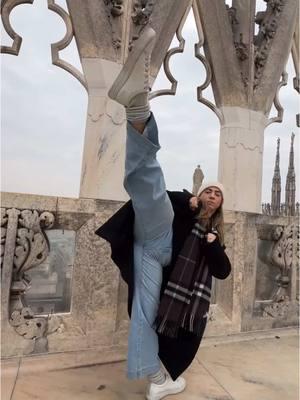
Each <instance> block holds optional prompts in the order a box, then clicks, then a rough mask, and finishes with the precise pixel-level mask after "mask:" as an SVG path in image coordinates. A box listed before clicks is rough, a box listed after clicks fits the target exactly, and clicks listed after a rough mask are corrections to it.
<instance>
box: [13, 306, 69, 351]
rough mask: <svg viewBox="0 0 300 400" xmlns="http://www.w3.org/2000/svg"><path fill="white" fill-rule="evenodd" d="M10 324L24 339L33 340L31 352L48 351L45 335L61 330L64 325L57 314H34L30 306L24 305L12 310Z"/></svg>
mask: <svg viewBox="0 0 300 400" xmlns="http://www.w3.org/2000/svg"><path fill="white" fill-rule="evenodd" d="M10 324H11V325H12V326H13V327H14V328H15V331H16V332H17V333H18V334H19V335H20V336H23V337H24V339H29V340H34V341H35V342H34V349H33V351H32V352H31V353H45V352H47V351H48V339H47V336H48V335H50V334H51V333H54V332H57V331H58V332H60V333H61V332H63V330H64V326H63V324H62V319H61V317H59V316H56V315H51V316H49V317H37V316H34V314H33V312H32V310H31V308H29V307H24V308H22V309H21V310H15V311H13V313H12V315H11V318H10Z"/></svg>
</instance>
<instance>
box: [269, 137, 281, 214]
mask: <svg viewBox="0 0 300 400" xmlns="http://www.w3.org/2000/svg"><path fill="white" fill-rule="evenodd" d="M279 148H280V139H279V138H278V139H277V151H276V160H275V168H274V175H273V180H272V201H271V208H272V214H273V215H279V213H280V201H281V176H280V166H279V160H280V154H279Z"/></svg>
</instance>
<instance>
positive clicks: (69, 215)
mask: <svg viewBox="0 0 300 400" xmlns="http://www.w3.org/2000/svg"><path fill="white" fill-rule="evenodd" d="M122 204H123V203H121V202H117V201H108V200H95V199H70V198H58V197H49V196H38V195H28V194H19V193H2V209H1V231H2V233H1V244H2V261H1V272H2V310H1V311H2V317H1V319H2V321H1V322H2V324H1V325H2V357H4V358H9V357H16V356H18V357H20V356H24V355H31V356H33V355H39V357H41V355H43V357H44V360H46V359H47V357H48V358H51V357H52V359H55V357H57V356H58V355H59V357H60V362H61V365H62V366H63V365H65V366H68V365H81V364H92V363H99V362H104V361H113V360H120V359H124V358H125V357H126V342H127V330H128V319H127V302H126V294H127V290H126V285H125V284H124V282H123V281H122V280H121V279H120V277H119V274H118V270H117V268H116V267H115V266H114V264H113V263H112V262H111V260H110V248H109V246H108V245H107V243H106V242H105V241H104V240H102V239H100V238H99V237H98V236H96V235H95V234H94V231H95V230H96V228H97V227H98V226H100V225H101V224H102V223H103V222H105V221H106V220H107V219H108V218H109V217H110V216H111V215H112V214H113V213H114V212H115V211H116V210H117V209H118V208H119V207H120V206H121V205H122ZM225 223H226V224H225V225H226V226H225V230H226V232H225V233H226V237H225V241H226V246H227V249H226V251H227V253H228V256H229V258H230V260H231V262H232V267H233V268H232V274H231V276H230V277H229V278H228V279H226V280H225V281H215V282H214V295H213V299H214V301H213V304H212V306H211V309H210V317H209V323H208V327H207V330H206V336H207V337H213V336H220V335H228V334H233V333H239V332H245V331H252V330H264V329H270V328H277V327H286V326H294V325H296V324H297V321H298V316H297V303H298V300H299V286H298V281H299V226H298V220H297V218H295V217H272V216H267V215H259V214H251V213H243V212H231V211H227V212H225ZM64 237H66V238H67V239H68V240H63V239H62V238H64ZM53 238H54V239H53ZM53 253H55V254H53ZM56 264H57V265H56ZM60 269H63V270H64V271H65V272H64V273H61V271H60ZM34 274H35V275H34ZM64 274H65V275H64ZM63 279H65V282H66V283H65V284H64V285H62V282H61V281H62V280H63ZM30 280H31V283H30ZM48 280H49V282H48ZM50 280H51V282H50ZM37 282H38V283H37ZM30 285H31V287H30ZM35 285H36V286H35ZM62 288H63V289H62ZM44 289H45V290H46V293H47V295H46V296H45V298H43V299H41V298H40V297H39V296H40V294H41V292H43V290H44ZM30 293H32V294H31V295H30ZM68 296H69V297H70V298H67V297H68ZM39 299H40V300H39ZM39 302H40V303H39ZM35 304H39V306H35ZM63 307H65V308H63ZM56 308H57V309H58V310H63V311H59V312H57V311H56ZM49 310H51V311H49ZM49 313H50V314H49ZM45 357H46V358H45ZM31 358H32V357H31Z"/></svg>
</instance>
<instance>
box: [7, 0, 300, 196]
mask: <svg viewBox="0 0 300 400" xmlns="http://www.w3.org/2000/svg"><path fill="white" fill-rule="evenodd" d="M57 3H58V4H60V5H62V6H65V1H63V0H61V1H57ZM11 24H12V26H13V28H14V30H15V31H16V32H18V34H19V35H21V36H22V37H23V44H22V47H21V51H20V54H19V56H18V57H15V56H11V55H3V56H2V57H1V59H2V60H1V61H2V65H1V83H2V89H1V100H2V101H1V112H2V116H1V131H2V148H1V153H2V157H1V160H2V172H1V190H3V191H10V192H21V193H35V194H44V195H54V196H67V197H78V194H79V184H80V173H81V159H82V151H83V143H84V132H85V120H86V109H87V93H86V91H85V89H84V88H83V87H82V86H81V84H80V83H79V82H78V81H77V80H76V79H75V78H73V76H71V75H70V74H69V73H67V72H65V71H64V70H62V69H60V68H58V67H55V66H53V65H52V61H51V51H50V44H51V43H53V42H56V41H58V40H60V39H61V38H62V37H63V36H64V33H65V26H64V23H63V21H62V20H61V18H60V17H59V16H58V15H57V14H55V13H53V12H52V11H50V10H48V9H47V1H46V0H35V2H34V3H33V5H20V6H18V7H16V8H15V9H14V11H13V12H12V14H11ZM183 36H184V38H185V39H186V48H185V52H184V54H183V55H175V56H174V57H173V58H172V62H171V70H172V73H173V74H174V76H175V77H176V79H177V80H178V81H179V84H178V91H177V95H176V96H175V97H173V96H163V97H159V98H157V99H154V100H153V101H152V109H153V111H154V113H155V115H156V119H157V122H158V125H159V127H160V137H161V145H162V150H161V151H160V154H159V160H160V162H161V164H162V167H163V170H164V173H165V178H166V182H167V187H168V188H169V189H170V190H181V189H182V188H187V189H191V188H192V175H193V172H194V169H195V167H196V166H197V164H200V165H201V167H202V169H203V172H204V174H205V179H206V180H215V179H217V169H218V147H219V130H220V128H219V122H218V119H217V117H216V116H215V115H214V113H213V112H212V111H211V110H210V109H208V108H207V107H205V106H204V105H202V104H200V103H198V102H197V101H196V87H197V86H199V85H200V84H201V83H202V82H203V81H204V79H205V77H204V69H203V66H202V64H201V63H200V62H199V61H198V60H197V59H196V58H195V57H194V43H195V42H198V39H197V33H196V28H195V25H194V23H193V19H192V17H191V16H190V17H189V18H188V21H187V23H186V26H185V28H184V31H183ZM10 43H11V39H10V38H9V37H8V36H7V35H6V34H3V36H2V44H6V45H8V44H10ZM174 43H176V41H174ZM61 57H62V58H64V59H66V60H67V61H69V62H71V63H72V64H73V65H75V66H77V68H80V62H79V57H78V54H77V49H76V46H75V44H74V40H73V42H72V43H71V45H70V46H69V47H68V49H67V50H65V51H63V52H61ZM287 71H288V73H289V83H288V86H287V87H285V88H283V89H281V92H280V99H281V102H282V104H283V105H284V108H285V113H284V121H283V123H282V124H272V125H271V126H270V127H268V128H267V129H266V132H265V147H264V164H263V199H262V200H263V201H270V198H271V184H272V176H273V170H274V161H275V152H276V141H277V137H279V138H280V139H281V162H280V167H281V178H282V187H283V189H284V186H285V178H286V173H287V167H288V156H289V148H290V136H291V133H292V131H293V132H295V133H296V139H295V153H296V159H295V162H296V166H297V165H299V164H298V155H299V151H298V150H299V134H298V133H299V129H297V128H296V122H295V115H296V113H297V112H299V111H298V108H299V97H298V95H297V93H296V91H295V90H294V89H293V85H292V80H293V77H294V76H295V73H294V70H293V65H292V62H291V58H290V60H289V63H288V66H287ZM168 86H169V83H168V81H166V79H165V77H164V74H163V72H161V73H160V75H159V77H158V79H157V82H156V85H155V88H154V89H157V88H162V87H168ZM208 96H209V97H211V93H208ZM274 113H275V111H273V114H274ZM298 172H299V171H297V170H296V174H297V178H299V176H298V175H299V173H298ZM298 187H299V179H298ZM297 198H298V196H297ZM282 200H284V199H283V197H282Z"/></svg>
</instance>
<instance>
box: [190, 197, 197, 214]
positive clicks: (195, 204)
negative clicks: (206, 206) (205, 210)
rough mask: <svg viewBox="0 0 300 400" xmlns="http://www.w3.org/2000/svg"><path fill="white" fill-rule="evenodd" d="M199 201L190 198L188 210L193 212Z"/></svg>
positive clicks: (195, 198)
mask: <svg viewBox="0 0 300 400" xmlns="http://www.w3.org/2000/svg"><path fill="white" fill-rule="evenodd" d="M198 203H199V199H198V197H197V196H194V197H191V198H190V209H191V210H192V211H195V210H196V209H197V208H198V205H199V204H198Z"/></svg>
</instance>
